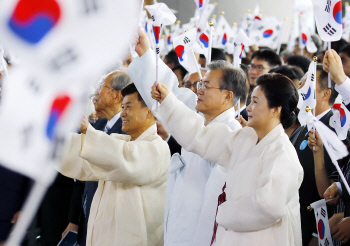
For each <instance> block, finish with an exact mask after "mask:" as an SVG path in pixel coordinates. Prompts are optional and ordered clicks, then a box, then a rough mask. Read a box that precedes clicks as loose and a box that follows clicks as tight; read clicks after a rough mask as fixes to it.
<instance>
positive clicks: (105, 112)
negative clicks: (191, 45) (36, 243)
mask: <svg viewBox="0 0 350 246" xmlns="http://www.w3.org/2000/svg"><path fill="white" fill-rule="evenodd" d="M130 83H132V81H131V78H130V76H129V75H128V74H127V73H126V72H123V71H120V70H117V71H114V72H111V73H109V74H107V75H106V77H105V78H103V79H102V81H101V83H100V84H99V85H98V88H97V89H96V91H95V93H94V94H93V95H91V96H90V99H91V100H92V102H93V103H94V106H95V110H96V113H97V116H98V117H99V119H98V120H97V121H96V123H95V124H94V125H93V126H94V128H95V129H96V130H100V131H104V132H106V133H107V134H108V135H110V134H111V133H119V134H125V133H124V132H123V131H122V119H121V118H120V114H121V110H122V100H123V97H122V94H121V89H123V88H124V87H125V86H127V85H128V84H130ZM101 116H103V117H102V118H101ZM97 186H98V182H97V181H86V182H85V188H84V193H83V199H82V201H81V203H80V204H82V206H81V215H80V220H79V221H75V220H71V219H69V222H70V223H69V224H68V226H67V228H66V229H65V231H64V232H63V233H62V237H63V236H65V234H66V233H67V232H68V231H69V230H72V231H77V230H78V243H79V245H80V246H85V245H86V234H87V222H88V219H89V214H90V207H91V203H92V198H93V197H94V194H95V192H96V189H97ZM77 196H79V195H76V196H74V197H72V199H71V204H74V203H76V202H77V201H76V200H78V199H76V197H77ZM74 199H76V200H74ZM73 210H74V208H71V212H70V214H72V213H74V211H73Z"/></svg>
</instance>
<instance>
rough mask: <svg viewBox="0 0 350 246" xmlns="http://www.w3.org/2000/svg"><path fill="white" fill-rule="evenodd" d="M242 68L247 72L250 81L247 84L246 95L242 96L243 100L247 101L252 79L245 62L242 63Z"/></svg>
mask: <svg viewBox="0 0 350 246" xmlns="http://www.w3.org/2000/svg"><path fill="white" fill-rule="evenodd" d="M241 69H242V70H243V72H244V73H245V76H246V80H247V81H248V83H246V86H247V89H246V92H245V94H244V96H242V97H241V98H242V101H244V102H247V97H248V95H249V90H250V79H249V75H248V66H247V65H245V64H241Z"/></svg>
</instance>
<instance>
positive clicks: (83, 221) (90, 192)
mask: <svg viewBox="0 0 350 246" xmlns="http://www.w3.org/2000/svg"><path fill="white" fill-rule="evenodd" d="M106 124H107V119H106V118H101V119H99V120H97V121H96V123H95V124H94V125H93V127H94V128H95V129H96V130H100V131H103V130H104V128H105V126H106ZM112 133H119V134H126V133H125V132H123V131H122V119H121V118H119V119H118V120H117V122H116V123H115V124H114V125H113V127H112V128H111V129H110V130H109V131H108V132H107V134H108V135H110V134H112ZM97 186H98V182H95V181H86V182H85V188H84V191H83V192H81V193H80V195H79V200H80V202H79V211H74V212H71V213H77V214H80V221H79V222H78V223H74V222H73V221H70V222H72V223H74V224H79V231H78V243H79V245H80V246H85V245H86V233H87V223H88V220H89V214H90V208H91V203H92V199H93V197H94V195H95V192H96V189H97ZM76 196H78V194H76ZM84 203H85V204H84ZM72 208H73V207H72ZM84 208H85V212H84Z"/></svg>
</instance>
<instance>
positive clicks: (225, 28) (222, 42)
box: [213, 15, 235, 54]
mask: <svg viewBox="0 0 350 246" xmlns="http://www.w3.org/2000/svg"><path fill="white" fill-rule="evenodd" d="M234 38H235V37H234V34H233V30H232V28H231V26H230V25H229V24H228V22H227V20H226V18H225V17H224V16H223V15H220V17H219V20H218V22H217V24H216V26H215V34H213V47H214V48H219V49H224V50H225V51H227V50H232V51H233V41H234ZM232 51H231V54H232Z"/></svg>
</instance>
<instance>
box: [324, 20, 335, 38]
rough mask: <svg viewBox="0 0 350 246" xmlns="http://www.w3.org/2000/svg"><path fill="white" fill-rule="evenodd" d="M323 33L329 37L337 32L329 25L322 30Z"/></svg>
mask: <svg viewBox="0 0 350 246" xmlns="http://www.w3.org/2000/svg"><path fill="white" fill-rule="evenodd" d="M323 31H325V32H326V33H327V34H328V35H330V36H332V35H333V34H335V33H336V32H337V30H335V29H334V28H333V27H332V26H331V25H330V24H329V23H328V24H327V25H326V26H325V27H324V28H323Z"/></svg>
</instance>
